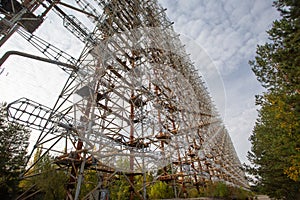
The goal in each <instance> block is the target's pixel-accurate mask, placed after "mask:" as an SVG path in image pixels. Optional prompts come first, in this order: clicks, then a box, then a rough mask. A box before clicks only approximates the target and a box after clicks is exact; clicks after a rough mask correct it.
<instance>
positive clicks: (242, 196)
mask: <svg viewBox="0 0 300 200" xmlns="http://www.w3.org/2000/svg"><path fill="white" fill-rule="evenodd" d="M201 194H202V195H201V196H206V197H216V198H221V199H237V200H246V199H249V198H251V197H253V194H252V192H250V191H247V190H245V189H243V188H238V187H233V186H228V185H226V184H225V183H223V182H215V183H208V184H207V186H206V188H203V191H202V192H201Z"/></svg>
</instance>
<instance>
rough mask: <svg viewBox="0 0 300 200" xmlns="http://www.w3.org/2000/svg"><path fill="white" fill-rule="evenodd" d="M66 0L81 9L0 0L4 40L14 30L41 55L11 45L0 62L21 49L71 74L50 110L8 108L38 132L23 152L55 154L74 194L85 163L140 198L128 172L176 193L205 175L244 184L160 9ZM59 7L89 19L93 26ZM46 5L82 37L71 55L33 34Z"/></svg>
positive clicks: (112, 0)
mask: <svg viewBox="0 0 300 200" xmlns="http://www.w3.org/2000/svg"><path fill="white" fill-rule="evenodd" d="M73 3H74V4H75V3H77V6H78V7H75V6H74V5H73V4H72V5H71V4H67V3H63V2H61V1H52V0H32V1H30V0H26V1H24V2H23V3H19V2H18V1H15V0H14V1H10V0H9V1H3V3H2V4H3V5H2V8H1V12H2V14H3V15H2V18H1V21H0V26H1V27H2V31H1V45H2V44H3V43H4V42H5V41H6V40H7V39H8V38H9V37H10V35H11V34H12V33H13V32H17V33H18V34H20V35H21V36H22V37H23V38H24V39H26V40H27V41H28V42H29V43H31V44H32V45H34V46H35V47H36V48H37V49H39V50H40V51H41V52H42V53H43V54H44V55H45V56H46V57H47V58H41V57H37V56H33V55H30V54H25V53H21V52H8V53H7V54H6V55H5V56H4V57H3V58H2V59H1V64H2V63H3V62H4V61H5V59H6V58H7V57H8V56H9V55H10V54H18V55H21V56H26V57H29V58H34V59H38V60H41V61H45V62H50V63H53V64H56V65H58V66H59V67H60V68H61V69H62V70H64V71H65V72H66V73H68V74H69V78H68V80H67V81H66V84H65V85H64V86H63V89H62V91H61V93H60V96H59V97H58V99H57V101H56V104H55V105H54V106H53V107H52V108H50V107H47V106H44V105H41V104H39V103H37V102H34V101H31V100H29V99H26V98H21V99H19V100H17V101H15V102H12V103H11V104H9V106H8V112H9V119H10V120H12V121H17V122H19V123H23V124H24V125H26V126H28V127H31V128H33V129H36V130H38V132H37V137H36V138H37V140H36V143H35V144H34V148H33V151H32V152H31V154H30V156H33V154H34V152H35V151H36V149H38V148H43V149H45V150H44V154H43V155H46V154H47V153H49V152H54V153H55V155H58V156H57V158H56V160H55V163H56V164H57V166H58V167H60V168H62V169H66V170H70V182H69V185H68V187H67V190H68V198H69V199H73V197H74V199H78V195H79V192H80V185H81V184H82V181H83V180H82V179H83V177H82V172H83V171H84V170H85V169H87V168H89V169H95V170H96V171H98V173H99V176H101V180H102V182H104V181H109V180H110V179H113V177H114V176H115V175H116V174H121V175H124V176H126V179H127V180H128V182H129V184H130V186H131V189H132V190H131V198H133V196H134V195H136V196H139V197H140V198H141V199H144V198H145V195H144V196H143V195H141V194H140V193H139V192H138V191H136V190H135V189H134V188H135V187H134V186H135V182H134V177H135V176H143V175H144V174H145V173H147V172H150V171H151V172H154V174H155V180H154V182H155V181H156V180H160V181H165V182H168V183H170V184H173V185H177V186H180V187H177V190H178V191H177V192H175V194H176V195H177V194H179V193H184V192H185V191H186V187H196V188H198V189H199V187H201V186H203V185H205V182H207V181H223V182H226V183H227V184H231V185H235V186H239V187H244V188H247V187H248V186H247V181H246V179H245V177H244V173H243V171H242V170H241V168H240V167H241V164H240V161H239V159H238V157H237V155H236V152H235V149H234V147H233V145H232V142H231V139H230V136H229V135H228V133H227V131H226V129H225V127H224V125H223V124H222V122H221V120H220V118H219V116H218V113H217V111H216V109H215V107H214V105H213V103H212V101H211V97H210V96H209V94H208V92H207V90H206V88H205V86H204V83H203V81H202V80H201V77H200V76H199V75H198V72H197V70H196V68H195V66H193V64H192V62H191V61H190V60H189V56H188V55H187V54H186V52H185V49H184V46H183V45H182V44H181V42H180V39H179V35H177V34H176V33H175V32H174V30H173V27H172V23H171V22H170V21H169V20H168V18H167V16H166V14H165V12H164V11H165V10H164V9H163V8H162V7H161V6H159V5H158V3H157V2H156V1H155V0H152V1H147V0H145V1H142V0H94V1H92V2H90V1H87V0H76V1H74V2H73ZM13 4H14V5H13ZM62 7H67V8H69V9H72V10H73V11H76V12H78V13H80V14H81V15H84V16H86V17H87V18H89V19H90V20H91V22H92V23H93V24H94V29H93V30H89V29H88V28H87V27H85V25H84V23H83V22H81V21H80V19H79V18H77V17H76V16H74V15H70V14H68V13H67V12H66V11H64V10H63V9H62ZM50 11H51V12H52V11H54V12H55V13H57V14H58V16H60V17H61V18H62V20H63V25H64V26H65V27H66V28H67V30H69V31H70V32H71V33H72V34H74V35H75V36H76V37H77V38H78V42H82V43H84V44H85V47H84V49H83V51H82V53H81V55H80V57H79V58H78V59H76V58H74V57H72V56H70V55H69V54H68V53H66V52H65V51H63V50H60V49H58V48H56V47H55V46H54V45H53V44H50V43H48V42H47V41H45V40H43V39H41V38H40V37H38V36H36V35H34V34H33V32H34V31H35V29H36V28H38V26H39V25H40V24H41V23H42V22H43V19H44V17H45V16H46V15H47V13H48V12H50ZM35 13H39V14H35ZM25 18H26V19H28V18H31V19H34V20H33V21H26V19H25ZM62 147H64V148H62ZM67 147H68V148H67ZM70 148H71V149H72V151H68V149H70ZM62 149H63V150H62ZM43 155H42V156H43ZM120 161H128V164H126V165H125V164H124V163H122V162H120ZM35 164H36V163H32V164H31V165H30V166H28V170H27V172H28V171H30V170H31V171H32V169H34V166H35ZM24 177H26V173H25V174H24ZM98 187H99V188H101V187H103V184H102V183H100V182H99V185H98ZM143 187H147V184H146V183H145V184H144V185H143ZM92 192H93V191H92ZM20 198H21V197H20ZM86 198H87V199H88V198H89V196H87V197H86Z"/></svg>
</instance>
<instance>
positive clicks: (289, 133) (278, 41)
mask: <svg viewBox="0 0 300 200" xmlns="http://www.w3.org/2000/svg"><path fill="white" fill-rule="evenodd" d="M274 5H275V6H276V8H277V9H278V11H279V12H280V13H281V19H280V20H277V21H275V22H274V23H273V26H272V28H271V29H270V30H269V31H268V34H269V38H270V40H271V42H270V43H266V44H264V45H261V46H258V47H257V51H256V53H257V56H256V57H255V60H254V61H250V65H251V66H252V70H253V72H254V73H255V75H256V76H257V79H258V81H260V82H261V84H262V86H263V87H265V88H266V92H264V93H263V94H262V95H258V96H256V103H257V105H259V106H260V110H259V117H258V119H257V121H256V124H255V127H254V130H253V134H252V135H251V137H250V141H251V143H252V148H251V152H249V154H248V158H249V160H250V162H251V163H252V164H253V166H251V167H250V166H247V171H248V172H249V173H250V174H252V175H253V176H255V177H256V180H257V182H256V184H257V188H259V189H260V190H261V191H262V192H265V193H266V194H268V195H270V196H271V197H275V198H283V199H297V198H299V195H300V2H299V1H294V0H277V1H275V2H274Z"/></svg>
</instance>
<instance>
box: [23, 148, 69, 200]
mask: <svg viewBox="0 0 300 200" xmlns="http://www.w3.org/2000/svg"><path fill="white" fill-rule="evenodd" d="M41 155H42V151H41V149H37V151H36V153H35V155H34V160H33V162H35V161H38V160H39V161H38V162H37V163H36V165H35V166H34V167H33V168H32V169H31V170H30V171H29V172H28V174H27V175H28V176H32V177H31V178H27V179H25V180H23V181H22V182H21V183H20V187H22V188H23V189H24V190H26V189H28V188H30V187H31V186H33V185H36V186H35V191H39V193H38V195H35V196H34V197H33V198H32V199H34V200H42V199H44V200H46V199H65V197H66V188H65V187H66V184H67V182H68V178H69V176H68V175H67V174H66V173H65V171H60V170H59V168H58V167H57V165H55V164H53V160H54V159H53V158H52V157H51V156H50V155H49V154H46V155H44V156H43V157H40V156H41Z"/></svg>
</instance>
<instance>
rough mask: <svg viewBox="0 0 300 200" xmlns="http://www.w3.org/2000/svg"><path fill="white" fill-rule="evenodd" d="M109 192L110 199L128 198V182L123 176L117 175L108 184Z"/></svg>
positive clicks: (120, 199)
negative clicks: (115, 178)
mask: <svg viewBox="0 0 300 200" xmlns="http://www.w3.org/2000/svg"><path fill="white" fill-rule="evenodd" d="M109 192H110V195H109V196H110V199H112V200H122V199H129V196H130V192H129V183H128V182H127V180H126V179H125V177H124V176H119V177H118V178H117V180H114V181H113V183H111V184H110V187H109Z"/></svg>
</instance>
